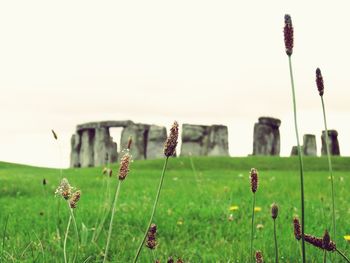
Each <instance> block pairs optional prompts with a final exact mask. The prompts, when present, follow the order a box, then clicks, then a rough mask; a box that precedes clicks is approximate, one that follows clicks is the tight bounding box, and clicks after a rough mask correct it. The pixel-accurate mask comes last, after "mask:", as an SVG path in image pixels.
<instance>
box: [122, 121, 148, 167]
mask: <svg viewBox="0 0 350 263" xmlns="http://www.w3.org/2000/svg"><path fill="white" fill-rule="evenodd" d="M149 127H150V126H149V125H146V124H131V125H129V126H127V127H125V128H124V129H123V131H122V136H121V139H120V147H121V148H120V150H121V151H122V150H124V149H126V147H127V145H128V140H129V137H130V136H131V137H132V145H131V149H130V152H131V155H132V158H133V159H134V160H144V159H146V149H147V148H146V147H147V138H148V131H149Z"/></svg>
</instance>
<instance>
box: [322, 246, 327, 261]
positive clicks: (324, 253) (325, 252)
mask: <svg viewBox="0 0 350 263" xmlns="http://www.w3.org/2000/svg"><path fill="white" fill-rule="evenodd" d="M323 263H327V250H325V249H324V251H323Z"/></svg>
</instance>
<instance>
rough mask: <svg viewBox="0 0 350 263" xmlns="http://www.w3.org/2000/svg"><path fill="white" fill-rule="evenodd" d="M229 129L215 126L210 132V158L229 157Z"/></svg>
mask: <svg viewBox="0 0 350 263" xmlns="http://www.w3.org/2000/svg"><path fill="white" fill-rule="evenodd" d="M228 155H229V152H228V129H227V126H224V125H213V126H211V127H210V132H209V145H208V156H228Z"/></svg>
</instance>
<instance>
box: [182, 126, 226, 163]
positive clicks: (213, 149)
mask: <svg viewBox="0 0 350 263" xmlns="http://www.w3.org/2000/svg"><path fill="white" fill-rule="evenodd" d="M190 154H191V155H194V156H208V155H210V156H226V155H228V130H227V127H226V126H223V125H213V126H204V125H192V124H183V125H182V144H181V156H188V155H190Z"/></svg>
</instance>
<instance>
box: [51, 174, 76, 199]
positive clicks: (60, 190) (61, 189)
mask: <svg viewBox="0 0 350 263" xmlns="http://www.w3.org/2000/svg"><path fill="white" fill-rule="evenodd" d="M72 190H73V187H71V186H70V184H69V182H68V180H67V179H66V178H63V179H62V180H61V183H60V185H59V186H58V187H57V189H56V191H55V194H56V195H60V196H62V197H63V198H64V199H66V200H68V199H69V198H70V197H71V195H72Z"/></svg>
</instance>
